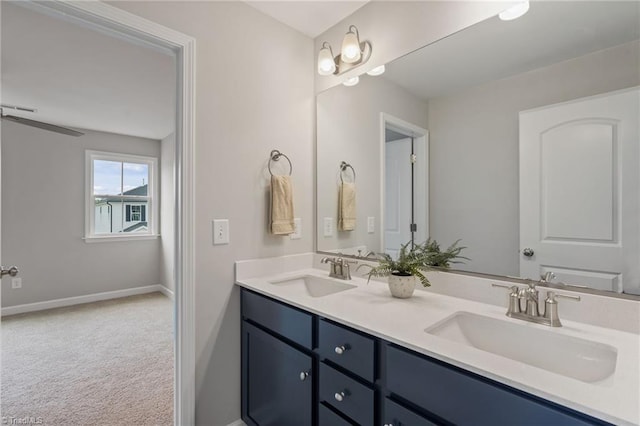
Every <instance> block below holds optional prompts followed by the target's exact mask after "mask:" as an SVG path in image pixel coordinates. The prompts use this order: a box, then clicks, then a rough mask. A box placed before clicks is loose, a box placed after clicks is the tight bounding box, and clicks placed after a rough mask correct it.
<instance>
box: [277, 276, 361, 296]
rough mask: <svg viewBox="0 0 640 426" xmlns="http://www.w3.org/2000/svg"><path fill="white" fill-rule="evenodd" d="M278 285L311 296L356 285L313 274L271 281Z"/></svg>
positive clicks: (343, 289)
mask: <svg viewBox="0 0 640 426" xmlns="http://www.w3.org/2000/svg"><path fill="white" fill-rule="evenodd" d="M270 283H271V284H273V285H277V286H287V287H289V288H291V289H292V290H293V291H299V292H302V293H303V294H306V295H307V296H311V297H323V296H328V295H330V294H334V293H340V292H341V291H345V290H350V289H352V288H355V287H356V286H355V285H353V284H347V283H345V282H340V281H335V280H329V279H326V278H320V277H316V276H313V275H303V276H300V277H294V278H287V279H283V280H278V281H270Z"/></svg>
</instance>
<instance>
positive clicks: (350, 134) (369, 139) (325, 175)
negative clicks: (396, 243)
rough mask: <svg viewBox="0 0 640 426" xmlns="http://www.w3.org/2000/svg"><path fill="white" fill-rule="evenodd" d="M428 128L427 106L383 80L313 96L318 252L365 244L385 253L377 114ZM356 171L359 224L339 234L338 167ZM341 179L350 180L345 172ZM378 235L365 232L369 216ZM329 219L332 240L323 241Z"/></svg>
mask: <svg viewBox="0 0 640 426" xmlns="http://www.w3.org/2000/svg"><path fill="white" fill-rule="evenodd" d="M382 112H384V113H387V114H391V115H392V116H394V117H396V118H400V119H402V120H404V121H407V122H409V123H411V124H414V125H416V126H419V127H422V128H427V103H426V102H425V101H423V100H421V99H419V98H417V97H416V96H414V95H412V94H411V93H409V92H407V91H406V90H404V89H403V88H401V87H399V86H396V85H395V84H394V83H392V82H389V81H387V80H385V79H384V78H383V77H370V76H367V75H365V76H362V77H361V78H360V83H359V84H358V85H357V86H353V87H346V86H342V85H340V86H336V87H333V88H331V90H326V91H324V92H322V93H320V94H318V96H317V117H318V124H317V133H318V142H317V145H318V150H317V197H318V198H317V209H318V213H317V217H318V221H319V224H320V226H318V227H317V232H318V235H317V237H316V238H317V241H318V250H325V251H326V250H336V249H342V248H350V247H355V246H360V245H366V246H367V248H366V249H367V250H373V251H376V252H383V251H384V250H383V248H382V247H381V244H380V241H381V237H382V235H381V232H380V221H381V212H380V205H381V203H380V195H381V194H380V192H381V191H380V179H381V173H382V171H381V169H380V154H381V149H382V147H381V146H380V144H381V139H380V137H381V135H380V113H382ZM341 161H346V162H347V163H349V164H351V165H352V166H353V167H354V169H355V170H356V174H357V176H356V178H357V179H356V188H357V194H356V209H357V223H356V229H355V230H353V231H348V232H342V231H338V230H337V211H338V195H337V194H338V186H337V185H338V182H339V175H338V173H337V172H338V165H339V164H340V162H341ZM345 176H351V172H350V171H348V172H347V173H346V174H345ZM368 216H373V217H375V221H376V232H375V233H374V234H369V233H368V232H367V217H368ZM324 217H332V218H333V219H334V220H333V224H334V233H333V237H324V233H323V226H322V223H323V222H322V221H323V218H324Z"/></svg>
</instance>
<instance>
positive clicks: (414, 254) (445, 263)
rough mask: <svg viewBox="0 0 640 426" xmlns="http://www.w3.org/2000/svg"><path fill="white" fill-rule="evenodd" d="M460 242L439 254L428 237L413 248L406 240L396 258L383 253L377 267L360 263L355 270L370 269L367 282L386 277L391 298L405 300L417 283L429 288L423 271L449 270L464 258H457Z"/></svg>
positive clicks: (429, 284)
mask: <svg viewBox="0 0 640 426" xmlns="http://www.w3.org/2000/svg"><path fill="white" fill-rule="evenodd" d="M459 242H460V240H458V241H456V242H455V243H453V244H452V245H451V246H449V248H447V249H446V250H445V251H441V250H440V246H439V245H438V243H437V242H436V241H435V240H432V239H431V238H429V239H428V240H427V241H425V242H424V244H415V245H414V244H413V243H412V242H411V241H409V242H408V243H406V244H403V245H402V247H400V252H399V254H398V258H397V259H394V258H393V257H391V256H390V255H388V254H386V253H377V254H376V260H378V262H379V263H378V265H377V266H371V265H367V264H362V265H360V266H359V267H358V269H360V268H361V267H363V266H364V267H367V268H369V269H370V270H369V272H368V273H367V275H368V279H369V280H371V278H372V277H388V279H389V281H388V282H389V291H391V295H392V296H393V297H397V298H400V299H406V298H409V297H411V296H412V295H413V291H414V290H415V287H416V284H417V282H418V281H420V283H421V284H422V285H423V286H424V287H429V286H431V283H430V282H429V279H428V278H427V277H426V276H425V275H424V272H426V271H429V270H431V269H432V268H449V265H450V264H451V263H460V262H459V261H455V259H467V258H466V257H463V256H460V253H461V252H462V250H463V249H465V248H466V247H459V246H458V243H459ZM467 260H468V259H467ZM367 282H368V281H367Z"/></svg>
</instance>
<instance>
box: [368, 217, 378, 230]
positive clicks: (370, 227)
mask: <svg viewBox="0 0 640 426" xmlns="http://www.w3.org/2000/svg"><path fill="white" fill-rule="evenodd" d="M367 232H368V233H369V234H373V233H374V232H376V218H375V217H373V216H369V217H367Z"/></svg>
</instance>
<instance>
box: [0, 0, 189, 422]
mask: <svg viewBox="0 0 640 426" xmlns="http://www.w3.org/2000/svg"><path fill="white" fill-rule="evenodd" d="M24 6H26V7H29V8H33V9H37V10H38V11H40V12H44V13H45V14H49V15H52V16H55V17H58V18H63V19H67V20H74V21H76V22H80V23H81V25H84V26H89V27H92V28H94V29H97V30H98V31H101V32H106V33H109V34H111V35H115V36H116V37H119V38H121V39H122V38H124V39H127V40H132V41H134V42H136V43H140V44H145V45H151V46H155V47H156V48H158V49H165V50H170V51H172V52H175V55H176V58H177V61H176V73H177V75H178V82H177V90H176V92H177V94H176V110H177V114H176V135H175V136H176V140H175V151H174V152H175V156H176V161H175V172H174V173H173V176H174V181H175V186H174V195H175V203H174V208H173V211H174V213H175V219H174V221H173V226H172V227H173V229H174V231H175V233H174V235H175V243H174V248H175V251H174V253H175V254H174V256H173V257H174V260H175V271H174V273H173V276H174V282H175V299H174V300H175V301H174V306H175V342H174V343H175V345H174V347H175V380H174V383H175V384H174V389H175V392H174V395H175V402H174V406H175V411H174V419H175V423H176V424H193V422H194V420H193V414H194V399H195V398H194V391H195V389H194V370H195V354H194V352H195V350H194V328H195V327H194V315H193V311H194V305H195V303H194V294H193V293H194V256H193V234H194V233H193V226H194V223H193V222H194V221H193V215H194V209H193V200H194V191H193V180H194V174H195V167H194V159H193V146H194V130H195V129H194V93H195V90H194V83H195V76H194V68H195V67H194V64H195V52H194V48H195V42H194V40H193V39H192V38H190V37H187V36H184V35H183V34H180V33H177V32H175V31H173V30H170V29H168V28H165V27H162V26H160V25H156V24H153V23H150V22H149V21H147V20H145V19H142V18H139V17H137V16H135V15H132V14H129V13H126V12H124V11H122V10H120V9H117V8H115V7H112V6H108V5H106V4H103V3H98V2H96V3H92V2H77V3H68V2H57V1H56V2H43V3H35V2H34V3H32V2H28V3H27V2H25V3H24ZM140 214H141V212H140ZM1 237H2V235H1V234H0V238H1ZM5 286H6V284H5Z"/></svg>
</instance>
